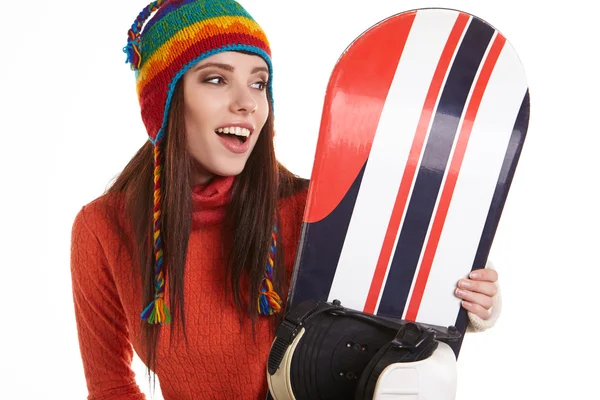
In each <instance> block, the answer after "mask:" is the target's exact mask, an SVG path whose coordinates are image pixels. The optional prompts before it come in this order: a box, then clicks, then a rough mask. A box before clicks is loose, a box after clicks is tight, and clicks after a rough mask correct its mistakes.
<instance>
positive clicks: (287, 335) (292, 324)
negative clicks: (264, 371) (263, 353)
mask: <svg viewBox="0 0 600 400" xmlns="http://www.w3.org/2000/svg"><path fill="white" fill-rule="evenodd" d="M341 309H342V306H341V304H340V302H339V301H337V300H334V301H333V303H326V302H317V301H313V300H309V301H305V302H303V303H301V304H299V305H298V306H297V307H294V309H293V310H291V311H290V312H289V313H288V314H287V315H286V316H285V318H284V320H283V321H282V322H281V324H280V325H279V327H278V328H277V333H276V334H275V341H274V342H273V346H272V347H271V352H270V354H269V362H268V371H269V374H270V375H273V374H274V373H275V372H276V371H277V370H278V369H279V365H280V364H281V360H283V356H284V355H285V352H286V351H287V349H288V347H289V346H290V344H292V342H293V341H294V339H295V338H296V336H297V335H298V331H299V330H300V328H301V327H302V326H303V325H304V323H305V322H306V321H307V320H308V319H310V318H311V317H314V316H315V315H318V314H321V313H322V312H325V311H331V310H341Z"/></svg>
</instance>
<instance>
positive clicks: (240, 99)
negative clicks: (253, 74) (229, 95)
mask: <svg viewBox="0 0 600 400" xmlns="http://www.w3.org/2000/svg"><path fill="white" fill-rule="evenodd" d="M251 90H252V89H251V88H249V87H247V86H245V85H238V87H237V88H236V89H235V90H234V91H233V92H234V93H233V99H232V102H231V107H232V110H231V111H233V112H236V113H248V114H250V113H253V112H255V111H256V109H257V108H258V103H257V101H256V99H255V98H254V96H253V95H252V92H251Z"/></svg>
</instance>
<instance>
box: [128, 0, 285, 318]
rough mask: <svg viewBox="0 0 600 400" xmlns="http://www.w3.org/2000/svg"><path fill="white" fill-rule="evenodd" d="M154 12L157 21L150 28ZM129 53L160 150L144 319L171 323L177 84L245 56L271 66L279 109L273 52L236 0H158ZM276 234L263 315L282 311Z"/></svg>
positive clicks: (140, 22)
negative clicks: (170, 200)
mask: <svg viewBox="0 0 600 400" xmlns="http://www.w3.org/2000/svg"><path fill="white" fill-rule="evenodd" d="M152 13H155V14H154V16H153V17H152V18H150V20H149V21H148V23H147V24H146V25H145V26H144V23H145V22H146V20H147V19H148V18H149V17H150V15H151V14H152ZM142 27H143V30H142ZM123 51H124V52H125V53H126V54H127V60H126V63H129V64H130V65H131V69H132V70H134V71H135V76H136V89H137V94H138V99H139V102H140V106H141V114H142V120H143V122H144V125H145V126H146V130H147V132H148V137H149V140H150V141H151V142H152V144H153V145H154V213H153V214H154V228H153V231H154V232H153V233H154V234H153V239H154V256H155V257H154V258H155V298H154V300H153V301H152V302H151V303H150V304H149V305H148V306H147V307H146V308H145V309H144V311H143V312H142V315H141V317H142V319H143V320H145V321H148V322H149V323H150V324H162V323H169V321H170V319H171V317H170V314H169V310H168V308H167V306H166V302H165V301H164V289H165V280H164V273H163V272H164V265H163V250H162V243H161V234H160V229H161V200H162V195H161V171H162V166H163V161H164V160H163V158H164V157H163V149H164V146H163V141H164V140H165V137H164V136H165V135H164V134H165V129H166V124H167V116H168V115H169V106H170V104H171V97H172V95H173V91H174V89H175V85H176V84H177V82H178V80H179V78H181V77H182V76H183V74H184V73H185V72H186V71H187V70H188V69H190V68H191V67H193V66H194V65H196V64H197V63H199V62H200V61H202V60H203V59H205V58H207V57H209V56H211V55H213V54H217V53H221V52H225V51H245V52H249V53H253V54H256V55H258V56H260V57H262V58H263V59H264V60H265V62H266V63H267V66H268V68H269V80H268V83H267V93H268V96H269V97H270V100H271V104H273V90H272V77H273V67H272V64H271V49H270V47H269V42H268V40H267V37H266V35H265V33H264V32H263V30H262V29H261V27H260V26H259V25H258V24H257V23H256V21H254V19H253V18H252V17H251V16H250V14H248V12H247V11H246V10H245V9H244V8H243V7H242V6H241V5H240V4H238V3H237V2H236V1H234V0H157V1H154V2H152V3H150V4H149V5H148V6H147V7H146V8H144V10H143V11H142V12H141V13H140V14H139V15H138V17H137V18H136V20H135V21H134V23H133V25H132V26H131V29H130V30H129V32H128V40H127V46H126V47H125V48H124V49H123ZM276 233H277V228H276V226H275V227H274V229H273V237H272V243H271V250H270V252H269V261H268V263H267V266H266V267H265V279H264V280H263V282H262V283H261V295H260V297H259V299H258V310H259V313H260V314H263V315H271V314H273V313H275V312H278V311H279V310H280V299H279V296H277V294H276V293H275V292H274V290H273V287H272V284H271V279H272V266H273V260H274V251H275V243H276Z"/></svg>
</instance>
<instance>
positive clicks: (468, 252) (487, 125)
mask: <svg viewBox="0 0 600 400" xmlns="http://www.w3.org/2000/svg"><path fill="white" fill-rule="evenodd" d="M492 43H493V40H492V41H491V42H490V46H491V44H492ZM520 65H521V64H520V62H519V59H518V57H517V55H516V53H515V52H514V50H513V48H512V47H511V46H510V44H509V43H508V42H506V43H505V45H504V48H503V49H502V52H501V53H500V56H499V58H498V61H497V63H496V67H495V68H494V70H493V72H492V74H491V76H490V80H489V82H488V85H487V89H486V91H485V93H484V95H483V98H482V100H481V104H480V107H479V112H478V113H477V117H476V119H475V122H474V124H473V127H472V132H471V137H470V139H469V144H468V146H467V150H466V153H465V157H464V160H463V164H462V167H461V170H460V174H459V176H458V180H457V182H456V187H455V190H454V195H453V198H452V201H451V203H450V206H449V209H448V215H447V217H446V222H445V224H444V228H443V230H442V234H441V237H440V241H439V244H438V248H437V252H436V254H435V258H434V260H433V264H432V267H431V273H430V275H429V279H428V282H427V286H426V287H425V292H424V294H423V299H422V301H421V307H420V309H419V313H418V316H417V321H427V323H430V324H436V325H442V326H449V325H454V324H455V323H456V317H457V315H458V311H459V309H460V299H458V298H457V297H455V295H454V290H455V289H456V282H457V281H458V280H459V279H460V278H462V277H466V276H467V274H468V273H469V272H470V270H471V267H472V265H473V261H474V259H475V254H476V252H477V247H478V245H479V241H480V239H481V234H482V232H483V228H484V225H485V221H486V218H487V215H488V211H489V207H490V205H491V201H492V196H493V194H494V191H495V189H496V183H497V181H498V177H499V175H500V170H501V167H502V163H503V161H504V157H505V154H506V150H507V148H508V144H509V139H510V137H511V134H512V129H513V126H514V123H515V120H516V117H517V115H518V113H519V109H520V107H521V103H522V101H523V97H524V96H525V93H526V91H527V82H526V80H525V76H524V75H523V73H522V71H521V70H520V69H519V68H520ZM459 129H460V128H459Z"/></svg>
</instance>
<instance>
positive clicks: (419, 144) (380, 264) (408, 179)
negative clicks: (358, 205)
mask: <svg viewBox="0 0 600 400" xmlns="http://www.w3.org/2000/svg"><path fill="white" fill-rule="evenodd" d="M469 18H470V17H469V15H467V14H463V13H460V14H459V15H458V17H457V19H456V22H455V23H454V27H453V28H452V31H451V32H450V35H449V36H448V40H447V41H446V45H445V46H444V50H443V51H442V55H441V56H440V60H439V61H438V65H437V67H436V69H435V73H434V75H433V78H432V80H431V85H430V86H429V91H428V92H427V97H426V98H425V103H424V105H423V111H422V112H421V116H420V118H419V123H418V125H417V130H416V132H415V138H414V140H413V143H412V146H411V149H410V153H409V156H408V161H407V163H406V168H405V170H404V174H403V176H402V181H401V182H400V188H399V189H398V194H397V195H396V202H395V204H394V209H393V211H392V216H391V217H390V222H389V224H388V228H387V231H386V234H385V239H384V241H383V246H382V248H381V253H380V255H379V259H378V261H377V266H376V267H375V273H374V274H373V280H372V281H371V287H370V289H369V294H368V296H367V300H366V302H365V308H364V311H365V312H367V313H371V314H374V313H375V307H376V306H377V301H378V299H379V294H380V292H381V287H382V286H383V280H384V279H385V273H386V271H387V268H388V265H389V263H390V257H391V256H392V250H393V248H394V243H395V242H396V236H397V234H398V229H399V228H400V222H401V220H402V215H403V213H404V209H405V208H406V202H407V201H408V194H409V192H410V188H411V186H412V182H413V180H414V176H415V172H416V170H417V165H418V164H419V159H420V158H421V152H422V151H423V144H424V143H425V137H426V136H427V130H428V129H429V125H430V123H431V118H432V116H433V112H434V109H435V104H436V102H437V99H438V97H439V94H440V90H441V87H442V84H443V82H444V78H445V77H446V74H447V72H448V67H449V65H450V62H451V61H452V57H453V56H454V53H455V52H456V48H457V46H458V43H459V42H460V38H461V37H462V34H463V32H464V30H465V27H466V26H467V23H468V22H469Z"/></svg>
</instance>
